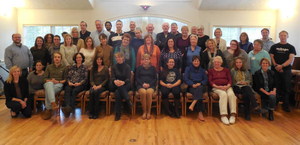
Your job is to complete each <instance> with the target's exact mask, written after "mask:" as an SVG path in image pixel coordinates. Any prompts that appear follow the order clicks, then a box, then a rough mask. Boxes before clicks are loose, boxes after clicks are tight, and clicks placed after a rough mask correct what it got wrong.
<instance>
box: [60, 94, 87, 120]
mask: <svg viewBox="0 0 300 145" xmlns="http://www.w3.org/2000/svg"><path fill="white" fill-rule="evenodd" d="M84 94H85V90H84V91H81V92H80V93H79V94H78V95H77V96H76V100H75V101H77V102H80V108H81V115H83V114H84V112H83V111H82V110H83V97H84ZM64 100H65V90H63V91H61V93H60V96H59V108H60V106H61V103H62V102H63V101H64Z"/></svg>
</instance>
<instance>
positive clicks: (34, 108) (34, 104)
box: [32, 96, 37, 113]
mask: <svg viewBox="0 0 300 145" xmlns="http://www.w3.org/2000/svg"><path fill="white" fill-rule="evenodd" d="M35 97H37V96H34V100H33V111H32V112H33V113H35V112H36V98H35Z"/></svg>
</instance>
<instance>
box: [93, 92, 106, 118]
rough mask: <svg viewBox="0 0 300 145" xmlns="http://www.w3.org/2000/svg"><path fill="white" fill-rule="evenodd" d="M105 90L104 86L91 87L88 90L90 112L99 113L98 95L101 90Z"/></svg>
mask: <svg viewBox="0 0 300 145" xmlns="http://www.w3.org/2000/svg"><path fill="white" fill-rule="evenodd" d="M105 90H106V88H105V87H101V88H100V89H97V90H93V89H92V88H91V89H90V90H89V91H90V101H89V106H90V113H92V114H98V113H99V108H100V105H99V104H100V103H99V99H100V98H99V96H100V94H101V93H102V92H104V91H105Z"/></svg>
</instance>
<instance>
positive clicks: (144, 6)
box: [140, 5, 150, 11]
mask: <svg viewBox="0 0 300 145" xmlns="http://www.w3.org/2000/svg"><path fill="white" fill-rule="evenodd" d="M140 6H141V7H142V8H143V9H144V10H145V11H146V10H147V9H148V8H150V5H140Z"/></svg>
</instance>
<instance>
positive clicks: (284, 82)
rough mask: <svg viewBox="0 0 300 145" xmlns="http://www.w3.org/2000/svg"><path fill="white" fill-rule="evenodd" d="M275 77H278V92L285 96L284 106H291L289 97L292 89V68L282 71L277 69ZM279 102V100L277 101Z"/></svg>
mask: <svg viewBox="0 0 300 145" xmlns="http://www.w3.org/2000/svg"><path fill="white" fill-rule="evenodd" d="M275 77H276V78H277V80H278V81H277V84H276V87H277V93H278V94H279V95H280V96H282V97H283V100H282V101H283V104H282V107H283V108H287V107H289V103H290V101H289V97H290V94H291V89H292V84H291V80H292V71H291V69H287V70H283V72H282V73H280V72H278V71H276V70H275ZM277 103H278V102H277Z"/></svg>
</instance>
